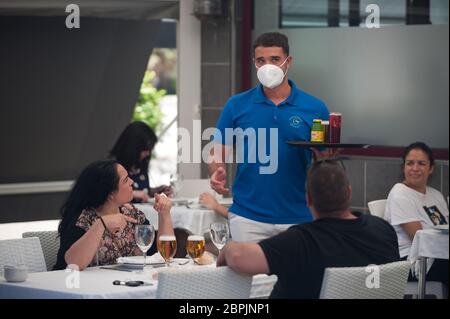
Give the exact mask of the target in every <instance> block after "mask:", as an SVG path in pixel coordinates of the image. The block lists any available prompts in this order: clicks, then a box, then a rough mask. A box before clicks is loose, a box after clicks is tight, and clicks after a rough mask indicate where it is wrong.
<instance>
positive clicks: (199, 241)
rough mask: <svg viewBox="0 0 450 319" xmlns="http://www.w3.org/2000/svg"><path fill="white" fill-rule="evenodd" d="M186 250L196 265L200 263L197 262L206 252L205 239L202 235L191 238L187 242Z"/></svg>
mask: <svg viewBox="0 0 450 319" xmlns="http://www.w3.org/2000/svg"><path fill="white" fill-rule="evenodd" d="M186 250H187V253H188V254H189V257H191V258H192V260H193V261H194V263H198V262H197V260H198V259H199V258H200V257H202V255H203V253H204V252H205V237H203V236H201V235H191V236H189V237H188V239H187V242H186Z"/></svg>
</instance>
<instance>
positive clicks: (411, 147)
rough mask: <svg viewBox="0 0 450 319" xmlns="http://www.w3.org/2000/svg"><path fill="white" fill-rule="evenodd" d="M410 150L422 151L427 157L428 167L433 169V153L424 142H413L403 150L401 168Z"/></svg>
mask: <svg viewBox="0 0 450 319" xmlns="http://www.w3.org/2000/svg"><path fill="white" fill-rule="evenodd" d="M412 150H421V151H423V152H424V153H425V154H427V156H428V161H430V166H431V167H433V166H434V156H433V151H432V150H431V148H430V147H429V146H428V145H427V144H425V143H424V142H414V143H412V144H409V145H408V146H407V147H406V148H405V150H404V151H403V156H402V159H403V166H405V160H406V156H408V154H409V152H411V151H412Z"/></svg>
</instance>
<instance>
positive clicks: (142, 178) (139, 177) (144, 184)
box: [128, 169, 150, 203]
mask: <svg viewBox="0 0 450 319" xmlns="http://www.w3.org/2000/svg"><path fill="white" fill-rule="evenodd" d="M128 176H129V177H130V178H131V179H132V180H133V190H134V191H136V190H138V191H142V190H143V191H145V190H147V193H148V194H149V195H150V180H149V178H148V173H145V172H141V170H140V169H139V170H138V171H136V172H132V171H129V172H128ZM141 201H142V200H141V199H138V198H133V199H132V201H131V202H132V203H140V202H141Z"/></svg>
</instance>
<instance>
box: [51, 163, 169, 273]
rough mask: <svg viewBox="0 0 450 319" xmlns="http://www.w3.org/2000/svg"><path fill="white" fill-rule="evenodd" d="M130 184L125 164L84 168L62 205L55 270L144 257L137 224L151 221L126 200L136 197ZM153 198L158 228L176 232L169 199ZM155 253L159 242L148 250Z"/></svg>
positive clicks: (149, 252)
mask: <svg viewBox="0 0 450 319" xmlns="http://www.w3.org/2000/svg"><path fill="white" fill-rule="evenodd" d="M132 183H133V181H132V180H131V179H130V178H129V176H128V173H127V171H126V170H125V168H124V167H123V166H122V165H120V164H118V163H117V162H116V161H114V160H107V161H97V162H94V163H92V164H90V165H89V166H87V167H86V168H85V169H84V170H83V172H82V173H81V174H80V176H79V177H78V179H77V181H76V182H75V185H74V186H73V188H72V190H71V192H70V194H69V197H68V198H67V200H66V202H65V204H64V205H63V207H62V209H61V215H62V219H61V222H60V224H59V228H58V232H59V236H60V248H59V251H58V257H57V262H56V265H55V267H54V269H55V270H57V269H64V268H66V266H67V265H69V264H75V265H77V266H78V268H79V269H80V270H83V269H85V268H86V267H88V266H95V265H97V264H98V265H105V264H114V263H116V259H117V258H118V257H125V256H137V255H142V252H141V250H140V249H139V248H138V246H137V245H136V242H135V238H134V232H135V231H134V226H135V225H136V224H148V223H149V222H148V220H147V219H146V218H145V215H144V213H142V212H141V211H139V210H137V209H136V208H135V207H134V206H132V205H130V204H128V203H129V202H130V201H131V199H132V198H133V189H132V187H131V185H132ZM155 200H156V201H155V205H154V208H155V210H156V211H157V212H158V218H159V219H158V225H159V230H160V231H161V232H164V233H165V234H173V227H172V220H171V216H170V209H171V207H172V204H171V201H170V199H169V198H167V197H166V196H164V195H156V197H155ZM155 252H156V240H155V241H154V242H153V245H152V247H151V248H150V250H149V251H148V253H147V254H148V255H151V254H153V253H155Z"/></svg>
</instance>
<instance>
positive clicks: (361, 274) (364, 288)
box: [320, 261, 411, 299]
mask: <svg viewBox="0 0 450 319" xmlns="http://www.w3.org/2000/svg"><path fill="white" fill-rule="evenodd" d="M410 266H411V264H410V263H409V261H397V262H393V263H388V264H383V265H378V266H377V267H379V277H378V278H379V286H374V287H369V286H370V285H367V283H366V280H367V279H368V277H369V276H370V275H371V273H372V272H371V271H370V270H369V271H367V269H368V268H367V267H341V268H326V269H325V273H324V276H323V282H322V289H321V291H320V298H321V299H403V296H404V294H405V288H406V283H407V280H408V273H409V269H410ZM369 281H370V280H369Z"/></svg>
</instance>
